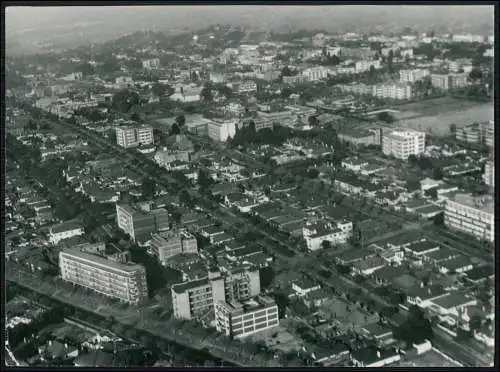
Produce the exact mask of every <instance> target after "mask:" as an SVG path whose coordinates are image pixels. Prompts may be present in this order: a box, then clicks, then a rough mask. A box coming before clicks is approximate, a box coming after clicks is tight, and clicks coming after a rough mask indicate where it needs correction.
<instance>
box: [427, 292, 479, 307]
mask: <svg viewBox="0 0 500 372" xmlns="http://www.w3.org/2000/svg"><path fill="white" fill-rule="evenodd" d="M471 301H472V300H471V299H469V298H467V297H465V295H464V294H463V293H460V292H455V293H449V294H447V295H446V296H443V297H440V298H438V299H436V300H433V301H432V303H433V304H435V305H437V306H440V307H442V308H443V309H452V308H454V307H457V306H461V305H464V304H466V303H469V302H471Z"/></svg>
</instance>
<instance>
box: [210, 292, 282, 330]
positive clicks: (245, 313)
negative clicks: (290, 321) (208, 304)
mask: <svg viewBox="0 0 500 372" xmlns="http://www.w3.org/2000/svg"><path fill="white" fill-rule="evenodd" d="M215 319H216V328H217V331H219V332H221V333H223V334H225V335H226V336H228V337H231V338H242V337H246V336H249V335H251V334H254V333H257V332H262V331H264V330H267V329H271V328H275V327H277V326H278V325H279V318H278V306H277V305H276V302H275V301H274V300H272V299H271V298H269V297H267V296H258V297H255V298H252V299H248V300H245V301H241V302H236V301H231V302H225V301H218V302H216V303H215Z"/></svg>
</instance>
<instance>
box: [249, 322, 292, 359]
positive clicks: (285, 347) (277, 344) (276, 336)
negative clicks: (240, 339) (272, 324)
mask: <svg viewBox="0 0 500 372" xmlns="http://www.w3.org/2000/svg"><path fill="white" fill-rule="evenodd" d="M250 337H251V339H252V340H253V341H264V342H265V344H266V345H267V347H269V348H271V349H273V350H281V351H283V352H290V351H293V350H298V349H300V347H301V346H302V343H301V340H300V339H298V338H297V337H296V336H294V335H292V334H291V333H290V332H288V331H287V330H286V329H285V328H284V327H283V326H281V325H280V326H278V327H277V328H273V329H269V330H265V331H263V332H259V333H256V334H254V335H252V336H250Z"/></svg>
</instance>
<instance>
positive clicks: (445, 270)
mask: <svg viewBox="0 0 500 372" xmlns="http://www.w3.org/2000/svg"><path fill="white" fill-rule="evenodd" d="M437 266H438V268H439V272H441V273H442V274H451V273H457V274H462V273H466V272H467V271H470V270H472V269H473V268H474V265H473V264H472V262H471V261H470V258H469V257H467V256H464V255H460V256H458V257H455V258H453V259H451V260H448V261H444V262H442V263H440V264H438V265H437Z"/></svg>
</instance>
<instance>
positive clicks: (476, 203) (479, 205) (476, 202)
mask: <svg viewBox="0 0 500 372" xmlns="http://www.w3.org/2000/svg"><path fill="white" fill-rule="evenodd" d="M449 200H451V201H453V202H455V203H459V204H462V205H464V206H467V207H469V208H474V209H477V210H480V211H482V212H486V213H490V214H493V211H494V204H495V201H494V200H493V198H492V197H491V196H486V197H479V198H478V197H474V196H472V195H470V194H455V195H454V196H453V197H450V198H449Z"/></svg>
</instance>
